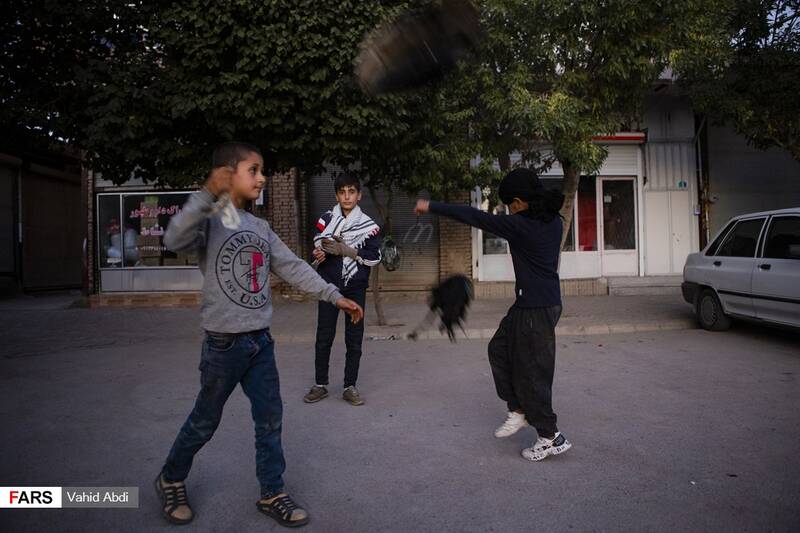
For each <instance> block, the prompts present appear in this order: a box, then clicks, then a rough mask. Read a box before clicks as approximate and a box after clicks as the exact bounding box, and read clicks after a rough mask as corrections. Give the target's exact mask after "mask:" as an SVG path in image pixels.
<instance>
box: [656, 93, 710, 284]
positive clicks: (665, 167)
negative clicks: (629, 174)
mask: <svg viewBox="0 0 800 533" xmlns="http://www.w3.org/2000/svg"><path fill="white" fill-rule="evenodd" d="M643 115H644V124H643V125H644V127H645V128H647V144H646V145H645V146H644V159H645V172H644V173H645V184H644V188H643V196H644V198H643V204H644V205H643V208H642V214H643V215H644V272H645V274H646V275H664V274H667V275H668V274H680V273H681V272H682V271H683V265H684V263H685V262H686V256H687V255H689V254H690V253H691V252H694V251H697V249H698V248H699V243H700V240H699V221H698V218H697V216H696V215H695V212H696V207H697V201H698V200H697V198H698V194H697V175H696V159H695V157H696V149H695V144H694V142H693V141H694V114H693V112H692V110H691V107H690V106H689V102H688V101H686V100H685V99H683V98H680V97H677V96H673V95H670V94H664V95H654V96H652V97H650V98H648V99H647V100H646V101H645V110H644V113H643Z"/></svg>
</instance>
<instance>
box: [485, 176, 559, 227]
mask: <svg viewBox="0 0 800 533" xmlns="http://www.w3.org/2000/svg"><path fill="white" fill-rule="evenodd" d="M498 193H499V196H500V200H501V201H502V202H503V203H504V204H506V205H508V204H510V203H511V202H513V201H514V198H519V199H520V200H524V201H526V202H528V210H527V211H525V212H524V213H523V214H524V215H526V216H528V217H530V218H533V219H536V220H541V221H542V222H550V221H551V220H553V218H555V217H556V216H557V215H558V214H559V210H560V209H561V206H562V205H563V204H564V195H563V194H561V192H560V191H555V190H547V189H545V188H544V187H542V183H541V181H539V176H538V175H536V173H535V172H534V171H532V170H531V169H529V168H515V169H514V170H512V171H511V172H509V173H508V174H506V175H505V177H504V178H503V180H502V181H501V182H500V188H499V190H498Z"/></svg>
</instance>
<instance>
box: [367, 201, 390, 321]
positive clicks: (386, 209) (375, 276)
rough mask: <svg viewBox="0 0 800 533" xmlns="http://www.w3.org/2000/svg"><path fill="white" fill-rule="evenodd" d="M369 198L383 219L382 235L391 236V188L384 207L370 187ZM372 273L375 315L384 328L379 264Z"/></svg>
mask: <svg viewBox="0 0 800 533" xmlns="http://www.w3.org/2000/svg"><path fill="white" fill-rule="evenodd" d="M368 190H369V196H370V198H372V203H373V204H375V207H376V208H377V209H378V213H379V214H380V215H381V218H382V219H383V234H384V235H391V231H392V216H391V212H392V190H391V186H389V189H388V191H387V192H386V205H385V206H384V205H383V204H381V203H380V202H379V201H378V196H377V194H375V191H374V190H373V189H372V187H370V188H369V189H368ZM373 270H374V272H373V273H372V297H373V299H374V300H375V314H376V315H378V325H379V326H385V325H386V324H387V322H386V314H385V313H384V311H383V300H382V299H381V289H380V278H381V264H380V263H378V264H377V265H375V266H374V267H373Z"/></svg>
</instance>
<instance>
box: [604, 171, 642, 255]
mask: <svg viewBox="0 0 800 533" xmlns="http://www.w3.org/2000/svg"><path fill="white" fill-rule="evenodd" d="M635 213H636V204H635V200H634V184H633V180H603V247H604V249H605V250H635V249H636V217H635Z"/></svg>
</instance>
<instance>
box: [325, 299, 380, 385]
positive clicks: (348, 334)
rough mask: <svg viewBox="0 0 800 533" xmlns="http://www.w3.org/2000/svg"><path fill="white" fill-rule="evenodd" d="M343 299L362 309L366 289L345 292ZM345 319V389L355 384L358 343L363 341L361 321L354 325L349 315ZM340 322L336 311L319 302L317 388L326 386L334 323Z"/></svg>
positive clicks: (359, 353)
mask: <svg viewBox="0 0 800 533" xmlns="http://www.w3.org/2000/svg"><path fill="white" fill-rule="evenodd" d="M342 296H344V297H345V298H350V299H351V300H353V301H354V302H356V303H357V304H358V305H360V306H361V307H365V303H366V300H367V288H366V287H364V288H362V289H356V290H350V291H348V290H345V291H343V292H342ZM342 314H343V315H344V344H345V347H346V348H347V352H346V354H345V364H344V386H345V387H350V386H351V385H355V384H356V381H358V366H359V363H360V361H361V343H362V341H363V340H364V320H361V321H359V323H358V324H353V322H352V321H351V320H350V315H348V314H347V313H342ZM338 319H339V308H338V307H336V306H335V305H333V304H329V303H328V302H322V301H321V302H319V309H318V312H317V342H316V345H315V351H316V356H315V358H314V367H315V370H316V380H317V384H318V385H327V384H328V367H329V364H330V359H331V346H333V339H334V337H336V322H337V320H338Z"/></svg>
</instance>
